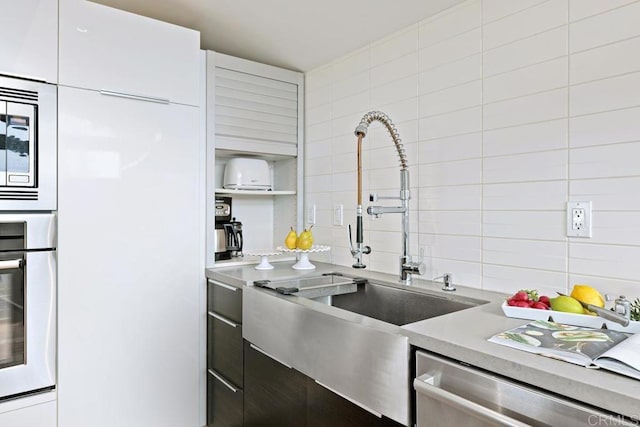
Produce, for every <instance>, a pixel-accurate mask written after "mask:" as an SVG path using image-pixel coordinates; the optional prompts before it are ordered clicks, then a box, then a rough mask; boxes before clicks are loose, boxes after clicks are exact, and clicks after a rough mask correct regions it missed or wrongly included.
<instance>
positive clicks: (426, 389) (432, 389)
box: [413, 373, 529, 427]
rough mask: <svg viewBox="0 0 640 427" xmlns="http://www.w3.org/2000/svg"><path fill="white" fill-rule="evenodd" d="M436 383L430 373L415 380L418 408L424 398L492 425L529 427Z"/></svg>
mask: <svg viewBox="0 0 640 427" xmlns="http://www.w3.org/2000/svg"><path fill="white" fill-rule="evenodd" d="M435 383H436V381H435V376H434V375H431V374H429V373H427V374H424V375H420V376H419V377H418V378H416V379H415V380H413V387H414V388H415V389H416V392H417V393H418V396H416V403H417V405H418V407H419V406H420V399H421V396H422V397H424V398H428V399H434V400H437V401H438V402H441V403H443V404H445V405H447V406H449V407H451V408H452V409H455V410H458V411H461V412H465V413H467V414H469V415H472V416H474V417H475V418H477V419H479V420H481V421H485V422H487V423H489V424H491V425H495V426H509V427H527V426H529V424H525V423H523V422H521V421H518V420H516V419H514V418H511V417H508V416H506V415H504V414H501V413H499V412H496V411H494V410H492V409H489V408H486V407H484V406H482V405H479V404H477V403H475V402H473V401H471V400H468V399H465V398H464V397H462V396H458V395H457V394H454V393H451V392H449V391H447V390H444V389H442V388H440V387H438V386H437V385H435Z"/></svg>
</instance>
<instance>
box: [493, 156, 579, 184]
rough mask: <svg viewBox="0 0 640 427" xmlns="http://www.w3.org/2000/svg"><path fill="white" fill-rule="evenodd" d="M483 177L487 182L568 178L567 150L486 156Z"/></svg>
mask: <svg viewBox="0 0 640 427" xmlns="http://www.w3.org/2000/svg"><path fill="white" fill-rule="evenodd" d="M482 179H483V182H484V183H485V184H491V183H499V182H523V181H547V180H563V179H567V151H566V150H556V151H542V152H537V153H527V154H514V155H511V156H499V157H485V158H484V162H483V167H482Z"/></svg>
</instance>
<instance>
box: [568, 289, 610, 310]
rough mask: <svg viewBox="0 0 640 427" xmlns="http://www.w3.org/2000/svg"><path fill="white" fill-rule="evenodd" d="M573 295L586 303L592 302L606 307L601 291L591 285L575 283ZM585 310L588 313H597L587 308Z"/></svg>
mask: <svg viewBox="0 0 640 427" xmlns="http://www.w3.org/2000/svg"><path fill="white" fill-rule="evenodd" d="M571 296H572V297H573V298H575V299H577V300H578V301H582V302H583V303H585V304H591V305H595V306H596V307H601V308H602V307H604V298H603V297H602V295H601V294H600V292H598V291H597V290H596V289H594V288H592V287H591V286H589V285H573V290H572V291H571ZM583 310H584V312H585V313H586V314H595V313H592V312H591V311H589V310H587V309H586V308H585V309H583Z"/></svg>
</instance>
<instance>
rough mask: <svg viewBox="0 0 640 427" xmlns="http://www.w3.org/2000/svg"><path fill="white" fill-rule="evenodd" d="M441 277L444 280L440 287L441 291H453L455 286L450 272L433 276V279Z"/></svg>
mask: <svg viewBox="0 0 640 427" xmlns="http://www.w3.org/2000/svg"><path fill="white" fill-rule="evenodd" d="M439 279H442V281H443V282H444V286H443V287H442V290H443V291H455V290H456V288H455V286H453V275H452V274H451V273H444V274H443V275H442V276H438V277H434V278H433V280H439Z"/></svg>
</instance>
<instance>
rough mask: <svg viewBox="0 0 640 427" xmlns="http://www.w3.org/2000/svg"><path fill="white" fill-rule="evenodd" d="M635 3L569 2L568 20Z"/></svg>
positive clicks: (625, 0)
mask: <svg viewBox="0 0 640 427" xmlns="http://www.w3.org/2000/svg"><path fill="white" fill-rule="evenodd" d="M507 1H508V0H507ZM635 1H638V0H607V1H602V0H569V19H570V20H571V21H577V20H579V19H584V18H586V17H588V16H593V15H598V14H600V13H602V12H606V11H608V10H611V9H616V8H618V7H620V6H624V5H626V4H629V3H633V2H635Z"/></svg>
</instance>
